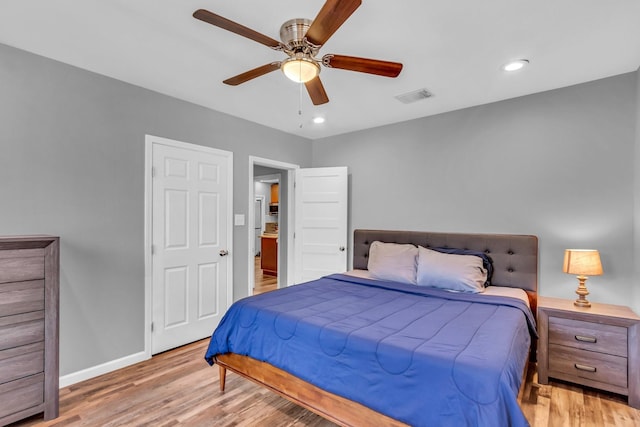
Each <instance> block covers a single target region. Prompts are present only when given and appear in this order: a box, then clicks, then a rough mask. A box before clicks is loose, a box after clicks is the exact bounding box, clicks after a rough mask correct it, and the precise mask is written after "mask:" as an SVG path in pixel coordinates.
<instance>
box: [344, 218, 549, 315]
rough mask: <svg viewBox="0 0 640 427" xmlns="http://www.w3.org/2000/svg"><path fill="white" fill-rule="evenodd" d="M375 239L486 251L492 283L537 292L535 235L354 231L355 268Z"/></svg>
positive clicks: (362, 266) (364, 265)
mask: <svg viewBox="0 0 640 427" xmlns="http://www.w3.org/2000/svg"><path fill="white" fill-rule="evenodd" d="M376 240H378V241H380V242H389V243H412V244H414V245H420V246H423V247H425V248H428V247H449V248H460V249H473V250H475V251H481V252H485V253H486V254H488V255H489V256H490V257H491V259H492V260H493V278H492V280H491V283H492V284H493V285H496V286H508V287H511V288H521V289H524V290H525V291H529V292H528V293H530V294H531V293H533V294H536V293H537V292H538V238H537V237H536V236H527V235H517V234H464V233H432V232H429V231H389V230H355V231H354V235H353V268H354V269H361V270H366V269H367V260H368V256H369V246H370V245H371V242H373V241H376ZM531 297H534V298H535V296H532V295H530V299H531ZM535 299H537V298H535ZM534 313H535V311H534Z"/></svg>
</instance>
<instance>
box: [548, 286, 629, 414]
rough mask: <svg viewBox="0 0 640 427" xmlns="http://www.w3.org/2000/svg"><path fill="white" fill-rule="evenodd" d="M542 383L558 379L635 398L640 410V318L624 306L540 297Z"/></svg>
mask: <svg viewBox="0 0 640 427" xmlns="http://www.w3.org/2000/svg"><path fill="white" fill-rule="evenodd" d="M538 335H539V338H540V339H539V341H538V382H539V383H540V384H548V383H549V378H550V377H551V378H557V379H561V380H565V381H570V382H572V383H576V384H581V385H585V386H588V387H593V388H597V389H601V390H606V391H611V392H613V393H618V394H623V395H626V396H628V398H629V406H632V407H634V408H640V317H639V316H638V315H636V314H635V313H634V312H633V311H631V309H629V308H628V307H624V306H619V305H610V304H598V303H592V305H591V307H589V308H582V307H576V306H575V305H573V301H572V300H565V299H560V298H550V297H542V296H541V297H538Z"/></svg>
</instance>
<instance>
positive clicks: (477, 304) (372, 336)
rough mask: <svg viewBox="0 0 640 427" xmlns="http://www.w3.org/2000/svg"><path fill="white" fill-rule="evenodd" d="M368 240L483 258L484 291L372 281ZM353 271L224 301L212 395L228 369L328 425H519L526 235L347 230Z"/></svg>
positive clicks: (532, 255) (525, 334)
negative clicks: (487, 267) (487, 273)
mask: <svg viewBox="0 0 640 427" xmlns="http://www.w3.org/2000/svg"><path fill="white" fill-rule="evenodd" d="M374 242H375V243H374ZM380 242H383V244H384V243H393V244H395V245H396V246H398V247H400V246H406V245H411V246H421V247H422V248H420V251H423V250H424V253H429V254H430V253H432V252H433V251H432V249H437V250H438V251H439V250H443V253H446V252H447V249H452V248H455V249H456V250H458V251H475V252H476V253H478V254H484V256H485V258H486V257H489V258H490V260H491V262H492V266H491V267H492V268H493V273H492V275H491V277H490V286H488V287H487V288H486V291H484V288H483V289H482V290H481V292H479V293H470V292H451V291H449V290H446V289H440V288H437V287H431V286H416V284H412V283H401V282H400V281H396V280H388V279H386V278H381V277H372V276H371V272H369V271H368V268H369V267H371V266H372V261H373V260H370V259H369V256H370V254H373V253H374V251H373V249H375V250H376V251H377V252H375V253H376V254H377V253H380V252H379V249H376V248H377V247H378V246H379V245H380ZM377 245H378V246H377ZM372 246H373V247H374V248H372ZM454 254H455V255H460V254H461V253H460V252H454ZM455 255H448V256H447V258H446V259H445V261H446V262H449V260H450V259H452V257H454V258H455ZM421 256H422V252H421ZM439 256H440V255H437V257H439ZM437 259H441V258H437ZM456 259H461V258H456ZM465 259H466V258H465ZM473 259H476V258H473ZM446 262H445V263H446ZM418 264H419V263H418ZM376 265H378V264H376ZM417 268H418V270H420V265H419V266H418V267H417ZM353 269H354V270H353V271H352V272H350V273H349V274H337V275H330V276H327V277H324V278H321V279H319V280H315V281H311V282H308V283H305V284H300V285H296V286H292V287H289V288H286V289H281V290H278V291H274V292H270V293H266V294H261V295H257V296H254V297H249V298H245V299H242V300H240V301H238V302H236V303H235V304H234V305H233V306H232V307H231V308H230V309H229V311H228V312H227V313H226V315H225V317H224V318H223V320H222V321H221V322H220V325H219V326H218V328H216V331H215V332H214V334H213V335H212V338H211V341H210V344H209V348H208V350H207V354H206V355H205V359H206V360H207V361H208V362H209V363H210V364H213V363H215V364H217V365H218V366H219V368H220V389H221V390H222V391H224V387H225V373H226V370H231V371H233V372H236V373H238V374H240V375H241V376H243V377H245V378H248V379H250V380H252V381H254V382H257V383H259V384H261V385H263V386H265V387H267V388H269V389H271V390H273V391H274V392H276V393H278V394H280V395H282V396H283V397H285V398H287V399H289V400H291V401H293V402H295V403H297V404H299V405H301V406H304V407H306V408H307V409H309V410H311V411H313V412H315V413H317V414H319V415H321V416H323V417H325V418H327V419H329V420H331V421H333V422H335V423H337V424H339V425H354V426H355V425H394V426H401V425H414V426H420V425H439V426H446V425H451V426H462V425H469V426H471V425H473V426H494V425H512V426H526V425H528V422H527V420H526V418H525V417H524V415H523V414H522V411H521V410H520V408H519V406H518V404H517V394H518V390H519V388H520V386H521V384H522V381H523V373H524V372H525V371H526V364H527V360H528V358H529V355H530V354H532V353H531V348H532V347H531V346H532V343H535V336H536V335H535V334H536V333H535V318H534V315H533V313H535V309H536V302H537V275H538V242H537V238H536V237H535V236H525V235H497V234H461V233H436V232H409V231H388V230H356V231H355V232H354V247H353ZM418 274H420V273H419V272H418ZM398 280H400V279H398ZM516 293H519V294H520V295H516Z"/></svg>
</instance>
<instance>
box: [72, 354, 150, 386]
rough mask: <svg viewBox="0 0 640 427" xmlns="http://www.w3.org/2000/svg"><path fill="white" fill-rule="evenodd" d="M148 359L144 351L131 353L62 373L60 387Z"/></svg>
mask: <svg viewBox="0 0 640 427" xmlns="http://www.w3.org/2000/svg"><path fill="white" fill-rule="evenodd" d="M148 359H149V355H148V354H147V352H145V351H141V352H140V353H135V354H131V355H129V356H125V357H121V358H120V359H116V360H112V361H110V362H107V363H103V364H102V365H98V366H92V367H91V368H87V369H83V370H81V371H78V372H74V373H71V374H67V375H64V376H62V377H60V388H63V387H67V386H70V385H72V384H75V383H79V382H80V381H85V380H88V379H91V378H94V377H97V376H99V375H103V374H107V373H109V372H113V371H116V370H118V369H122V368H126V367H127V366H130V365H133V364H136V363H138V362H143V361H145V360H148Z"/></svg>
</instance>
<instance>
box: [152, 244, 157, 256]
mask: <svg viewBox="0 0 640 427" xmlns="http://www.w3.org/2000/svg"><path fill="white" fill-rule="evenodd" d="M155 254H156V245H151V255H155Z"/></svg>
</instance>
